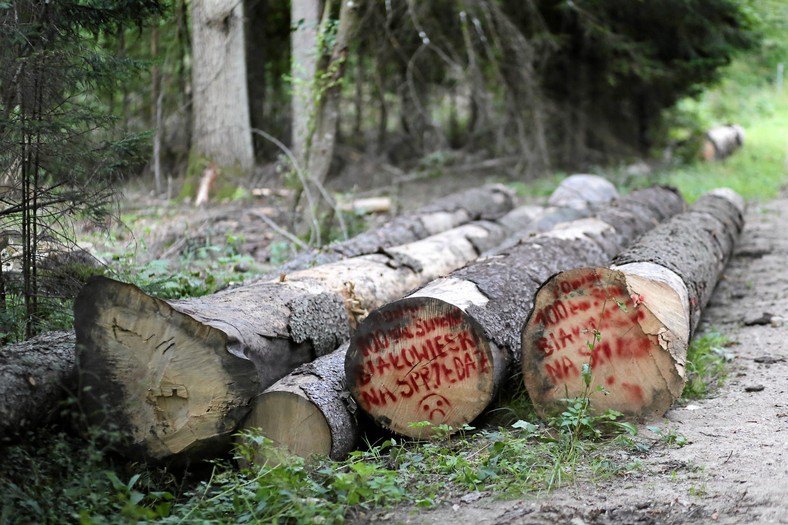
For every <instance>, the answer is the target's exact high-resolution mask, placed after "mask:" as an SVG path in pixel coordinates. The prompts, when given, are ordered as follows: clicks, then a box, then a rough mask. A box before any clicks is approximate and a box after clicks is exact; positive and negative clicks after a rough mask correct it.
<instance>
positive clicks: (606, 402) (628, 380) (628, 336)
mask: <svg viewBox="0 0 788 525" xmlns="http://www.w3.org/2000/svg"><path fill="white" fill-rule="evenodd" d="M743 214H744V201H743V200H742V199H741V197H739V196H738V195H737V194H735V193H734V192H733V191H731V190H716V191H712V192H710V193H707V194H706V195H704V196H702V197H701V198H700V199H699V200H698V201H697V202H696V203H695V204H694V205H693V206H692V207H691V208H690V209H689V211H687V212H686V213H683V214H681V215H677V216H675V217H673V218H672V219H671V220H669V221H667V222H665V223H663V224H661V225H660V226H658V227H657V228H655V229H654V230H652V231H650V232H648V233H646V234H645V235H643V237H641V238H640V239H639V240H638V241H637V242H636V243H634V244H633V245H631V246H630V247H629V248H627V249H625V250H623V251H622V252H621V253H620V254H619V255H617V256H616V258H615V259H614V260H613V266H611V267H610V268H607V267H592V268H576V269H572V270H568V271H565V272H561V273H559V274H558V275H555V276H554V277H552V278H551V279H550V280H549V281H547V282H546V283H545V284H544V285H543V286H542V288H540V289H539V291H538V292H537V295H536V299H535V301H534V309H533V312H532V313H531V315H530V316H529V318H528V321H527V323H526V325H525V327H524V329H523V333H522V348H523V360H522V371H523V379H524V381H525V385H526V388H527V390H528V394H529V396H530V397H531V400H532V401H533V403H534V406H535V407H536V408H537V410H538V411H539V412H540V413H542V414H549V413H553V412H556V411H558V410H562V409H563V408H564V407H565V403H564V402H563V401H562V400H563V399H565V398H567V397H569V398H574V397H579V396H585V395H588V396H589V397H590V399H591V403H592V407H593V408H594V409H595V410H596V411H599V412H604V411H605V410H607V409H614V410H618V411H620V412H623V413H625V414H629V415H636V416H655V415H656V416H662V415H663V414H664V413H665V412H666V411H667V410H668V408H670V406H671V404H672V403H673V401H675V400H676V399H677V398H678V397H679V396H680V395H681V393H682V390H683V389H684V383H685V380H686V375H685V363H686V357H687V346H688V345H689V341H690V337H691V335H692V333H693V331H694V329H695V327H696V326H697V323H698V319H699V318H700V313H701V309H702V308H703V307H704V306H705V305H706V303H707V302H708V300H709V298H710V297H711V293H712V291H713V290H714V287H715V285H716V283H717V280H718V279H719V276H720V274H721V272H722V271H723V268H724V267H725V264H726V263H727V261H728V259H729V258H730V256H731V254H732V253H733V248H734V243H735V242H736V239H737V237H738V235H739V233H740V232H741V229H742V227H743ZM584 366H586V367H587V368H586V369H587V373H588V372H590V374H591V375H590V377H591V382H590V384H589V385H586V383H585V380H587V378H588V375H587V374H586V379H585V380H584V377H583V367H584Z"/></svg>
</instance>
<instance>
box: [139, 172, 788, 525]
mask: <svg viewBox="0 0 788 525" xmlns="http://www.w3.org/2000/svg"><path fill="white" fill-rule="evenodd" d="M485 180H490V178H485V177H480V176H478V175H475V176H466V177H444V178H442V179H441V180H440V182H439V183H436V181H435V180H426V181H415V182H414V183H412V184H408V185H406V186H401V187H400V186H398V187H397V189H396V197H398V198H399V201H400V202H399V203H398V207H399V209H401V210H407V209H412V208H415V207H416V206H417V205H420V204H423V202H424V200H425V199H429V198H430V197H431V196H432V197H435V196H438V195H443V194H448V193H450V192H452V191H457V190H460V189H463V188H466V187H470V186H472V185H478V184H481V183H483V182H485ZM497 180H500V178H497ZM444 181H445V182H446V184H444ZM376 182H377V183H378V184H379V183H380V181H371V180H370V181H367V183H368V185H366V187H361V186H360V185H357V186H355V187H354V188H353V190H354V192H359V193H361V194H364V193H366V194H370V193H374V189H373V188H370V187H374V186H376V185H377V184H376ZM343 185H344V183H343ZM428 189H429V191H428ZM283 202H284V201H283V200H282V199H279V200H277V199H276V197H271V198H269V199H261V200H259V201H256V202H255V203H253V205H252V206H249V205H248V204H246V205H245V208H244V209H243V210H239V208H238V206H237V205H232V204H228V205H218V206H211V207H210V208H208V209H206V210H203V211H202V212H199V213H195V210H194V208H192V207H191V206H188V205H184V206H183V207H179V208H181V209H179V210H178V211H175V212H174V213H173V212H172V211H170V212H167V215H169V219H171V220H169V221H163V222H167V223H169V225H170V226H171V227H172V226H175V225H177V227H175V231H174V232H173V230H172V228H170V231H169V232H168V233H166V234H165V233H161V232H157V231H153V232H152V235H153V237H151V238H148V239H147V240H146V246H147V249H148V255H149V256H150V257H151V258H156V257H161V256H165V257H166V256H171V255H173V254H174V253H175V252H176V251H177V248H178V247H179V246H178V245H179V244H181V245H183V240H184V239H187V238H190V237H191V236H193V235H196V236H197V237H204V236H210V235H213V236H214V239H221V238H223V237H224V238H226V236H227V232H228V231H231V232H233V233H235V234H239V233H240V234H242V235H244V234H246V243H245V244H246V245H245V246H243V247H242V250H241V251H242V252H246V253H249V254H251V255H253V256H254V258H255V259H256V260H258V261H261V260H264V258H265V257H266V255H267V251H268V248H269V244H270V243H271V242H272V240H273V239H276V234H275V233H274V232H272V231H271V230H270V229H268V228H267V227H266V226H265V225H264V224H262V223H261V222H260V221H259V220H255V219H254V218H253V217H252V219H251V220H250V221H251V222H247V220H245V219H244V218H243V217H244V216H246V218H247V219H249V213H248V212H249V210H250V209H256V210H257V211H259V212H260V213H264V214H266V215H268V216H269V217H272V218H273V219H274V220H278V219H279V218H281V217H282V213H283V209H284V206H283ZM170 210H171V209H170ZM239 213H240V215H239ZM155 215H158V214H155ZM161 219H162V217H160V216H155V217H151V224H160V222H162V221H161ZM252 232H256V233H255V234H253V233H252ZM786 232H788V192H784V193H783V195H782V196H781V197H779V198H777V199H775V200H773V201H771V202H768V203H765V204H754V205H750V207H749V208H748V212H747V216H746V225H745V229H744V232H743V234H742V236H741V238H740V240H739V243H738V245H737V248H736V251H735V255H734V257H733V259H732V260H731V262H730V264H729V265H728V267H727V268H726V270H725V272H724V274H723V276H722V278H721V280H720V282H719V284H718V286H717V289H716V291H715V293H714V295H713V297H712V299H711V301H710V304H709V305H708V306H707V308H706V310H705V311H704V314H703V319H702V320H701V323H700V326H699V327H698V330H697V333H703V332H704V331H706V330H711V329H713V330H716V331H719V332H720V333H722V334H723V335H725V336H726V337H727V338H728V339H730V340H732V341H733V342H734V343H735V344H734V345H733V346H731V347H729V348H728V349H727V350H728V351H730V353H731V355H732V361H731V362H730V363H729V365H728V378H727V380H726V381H725V383H724V384H723V386H722V387H721V388H719V389H718V390H716V391H715V392H714V393H713V394H712V395H711V397H709V398H707V399H703V400H700V401H693V402H691V403H689V404H688V403H682V404H679V405H676V406H675V407H674V408H672V409H671V410H670V411H669V412H668V413H667V414H666V416H665V418H664V419H660V420H658V421H651V422H645V423H644V424H643V425H641V427H640V437H642V438H645V439H647V440H648V439H652V440H653V442H654V444H655V446H654V447H652V448H651V449H650V450H649V451H648V452H647V453H645V454H640V455H638V456H637V458H639V459H640V460H641V461H642V465H641V467H640V468H638V469H635V470H634V471H632V472H630V473H628V474H626V475H625V476H619V477H615V478H613V479H610V480H608V481H604V482H600V483H596V484H580V483H578V484H574V485H570V486H565V487H563V488H561V489H558V490H555V491H553V492H549V493H542V494H524V495H523V497H522V498H521V499H517V500H508V501H501V500H498V499H496V498H495V497H494V496H493V495H491V494H481V495H480V496H481V497H480V499H475V498H464V499H465V500H466V501H471V500H473V501H472V502H470V503H465V502H463V501H462V500H461V499H459V498H458V499H457V500H456V501H450V502H447V503H446V504H444V505H442V506H440V507H438V508H435V509H431V510H424V509H417V508H415V507H413V508H398V509H395V510H394V511H390V510H389V511H385V512H380V513H373V514H372V515H367V516H365V517H363V518H361V519H357V520H356V522H357V523H368V522H373V521H374V522H375V523H379V524H444V523H451V522H457V523H474V524H475V525H488V524H490V525H491V524H502V525H503V524H513V525H514V524H542V523H544V524H547V523H551V524H552V523H571V524H573V525H583V524H588V525H592V524H600V525H601V524H654V525H662V524H674V523H714V524H717V523H719V524H742V523H787V524H788V324H781V323H780V319H786V318H788V233H786ZM172 239H180V240H179V241H177V242H175V244H172ZM157 252H158V253H157ZM771 317H774V319H772V321H771V322H770V321H769V318H771ZM654 425H656V426H659V427H660V428H662V429H663V434H664V433H665V432H666V431H667V430H666V429H669V430H670V431H672V432H675V433H676V434H677V435H680V436H683V437H685V438H686V440H687V444H686V445H685V446H683V447H672V448H671V447H667V446H664V445H660V444H659V443H660V441H659V436H658V435H656V434H654V433H653V432H651V431H650V430H649V429H648V428H647V427H648V426H654Z"/></svg>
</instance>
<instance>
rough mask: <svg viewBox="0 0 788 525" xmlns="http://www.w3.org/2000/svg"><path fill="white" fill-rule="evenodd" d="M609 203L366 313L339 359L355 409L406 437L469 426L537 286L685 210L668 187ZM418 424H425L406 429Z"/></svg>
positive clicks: (516, 348) (509, 363) (515, 361)
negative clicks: (589, 215) (425, 424)
mask: <svg viewBox="0 0 788 525" xmlns="http://www.w3.org/2000/svg"><path fill="white" fill-rule="evenodd" d="M614 204H615V205H611V206H610V207H609V208H608V209H606V210H603V211H601V212H599V213H598V214H597V215H596V216H595V217H594V218H592V219H582V220H579V221H574V222H572V223H569V224H567V225H565V226H564V227H560V228H556V229H554V230H552V231H550V232H549V233H546V234H542V235H537V236H535V237H532V238H530V239H528V240H525V241H523V242H520V243H519V244H517V245H516V246H513V247H510V248H508V249H507V250H505V251H504V252H502V253H500V254H497V255H494V256H491V257H487V258H485V259H482V260H480V261H477V262H475V263H473V264H470V265H468V266H466V267H465V268H462V269H460V270H458V271H455V272H453V273H452V274H450V275H449V276H448V277H446V278H442V279H438V280H436V281H433V282H432V283H430V284H429V285H427V286H425V287H424V288H422V289H420V290H418V291H416V292H415V293H413V294H411V295H409V296H408V297H406V298H404V299H401V300H399V301H395V302H393V303H390V304H387V305H386V306H384V307H382V308H380V309H378V310H376V311H374V312H372V313H371V314H370V316H369V317H368V318H367V319H366V320H364V322H363V323H361V325H360V326H359V328H358V330H357V331H356V333H355V334H354V336H353V338H352V339H351V344H350V347H349V350H348V352H347V355H346V361H345V373H346V377H347V384H348V388H349V390H350V392H351V393H352V395H353V397H354V398H355V400H356V402H357V404H358V406H359V407H360V408H361V409H363V410H364V411H365V412H366V413H368V414H369V415H370V416H371V417H372V418H373V419H374V420H375V421H376V422H377V423H379V424H381V425H382V426H384V427H386V428H389V429H391V430H393V431H395V432H397V433H400V434H404V435H407V436H412V437H427V436H429V435H430V434H431V433H432V431H433V430H434V428H435V426H437V425H444V424H445V425H449V426H451V427H453V428H459V427H460V426H462V424H464V423H467V422H469V421H471V420H473V419H474V418H475V417H476V416H478V415H479V414H480V413H481V412H482V411H483V410H484V409H485V408H487V406H488V405H489V404H490V403H491V401H492V399H493V396H494V394H495V392H496V389H497V388H498V387H499V386H500V385H501V384H502V381H503V379H504V378H505V377H506V376H507V374H508V373H510V371H511V368H510V367H513V366H514V367H516V368H519V363H520V346H521V343H520V331H521V329H522V326H523V324H524V322H525V319H526V316H527V315H528V313H529V312H530V309H531V305H532V301H533V298H534V295H535V293H536V290H537V289H538V287H539V286H540V285H541V284H542V283H543V282H544V281H545V280H547V279H548V278H549V277H550V276H551V275H553V274H555V273H556V272H558V271H561V270H565V269H568V268H573V267H577V266H588V265H592V264H593V265H601V264H605V263H607V262H608V261H609V260H610V259H611V258H612V257H613V256H614V255H615V254H616V253H618V252H619V251H620V250H621V249H622V248H623V247H624V246H626V245H627V244H629V243H630V242H632V241H633V240H634V239H635V238H637V237H638V236H639V235H641V234H643V233H645V232H646V231H648V230H649V229H651V228H653V227H654V226H655V225H656V224H658V223H659V222H661V221H662V220H664V219H666V218H668V217H670V216H672V215H675V214H676V213H679V212H681V211H683V208H684V202H683V200H682V199H681V197H680V196H679V195H678V194H677V192H675V190H672V189H668V188H650V189H646V190H640V191H637V192H633V193H632V194H630V195H628V196H625V197H623V198H621V199H619V200H618V201H616V202H615V203H614ZM592 261H596V262H592ZM421 421H428V422H430V423H432V424H433V426H432V427H423V426H420V427H417V428H416V427H413V426H412V424H413V423H415V422H421Z"/></svg>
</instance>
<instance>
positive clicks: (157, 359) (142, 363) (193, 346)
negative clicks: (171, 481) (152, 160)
mask: <svg viewBox="0 0 788 525" xmlns="http://www.w3.org/2000/svg"><path fill="white" fill-rule="evenodd" d="M508 233H509V231H508V230H507V229H506V228H505V227H504V226H502V225H501V224H498V223H494V222H489V221H478V222H475V223H470V224H466V225H463V226H460V227H458V228H455V229H452V230H449V231H447V232H444V233H441V234H438V235H434V236H431V237H428V238H426V239H423V240H421V241H418V242H414V243H410V244H405V245H401V246H396V247H392V248H388V249H386V250H385V251H384V252H383V253H378V254H371V255H365V256H361V257H355V258H351V259H347V260H344V261H339V262H336V263H332V264H326V265H322V266H317V267H314V268H310V269H307V270H303V271H300V272H294V273H291V274H289V275H287V276H286V278H283V279H280V280H273V281H262V282H256V283H252V284H249V285H245V286H242V287H239V288H235V289H229V290H226V291H223V292H220V293H217V294H214V295H212V296H208V297H202V298H194V299H188V300H181V301H171V302H167V301H163V300H160V299H156V298H154V297H151V296H148V295H146V294H145V293H143V292H142V291H141V290H140V289H139V288H137V287H135V286H133V285H129V284H124V283H120V282H117V281H113V280H111V279H107V278H103V277H100V278H95V279H93V280H92V281H90V282H89V283H88V284H87V285H86V286H85V287H84V288H83V290H82V292H81V293H80V295H79V296H78V297H77V300H76V303H75V307H74V310H75V327H76V332H77V343H78V349H79V351H78V357H79V362H80V368H81V371H82V378H83V382H84V384H85V385H87V386H89V387H90V389H89V390H88V392H87V396H86V398H85V404H86V405H87V406H89V407H90V408H91V409H92V410H97V411H99V412H98V413H97V416H99V417H103V418H106V420H107V421H112V422H115V423H117V424H118V425H120V426H122V427H123V428H125V429H126V430H127V433H128V436H129V441H130V442H129V446H128V452H129V454H131V455H134V456H140V457H143V458H147V459H153V460H162V459H167V458H173V457H174V456H182V457H183V456H186V455H189V456H191V457H199V456H200V455H205V454H212V453H215V452H217V451H220V450H222V449H223V448H224V447H225V446H226V445H227V443H228V438H229V434H230V433H231V432H232V431H233V430H235V428H236V427H237V425H238V422H239V421H240V419H241V418H242V417H243V416H245V415H246V413H247V412H248V410H249V401H250V400H251V398H252V397H254V396H255V395H257V394H258V393H260V392H261V391H262V390H264V389H265V388H266V387H268V386H270V385H271V384H272V383H274V382H275V381H276V380H278V379H279V378H281V377H283V376H284V375H285V374H287V373H288V372H290V371H292V370H293V369H294V368H295V367H297V366H298V365H299V364H302V363H304V362H308V361H311V360H312V359H314V358H315V357H316V356H320V355H323V354H326V353H329V352H331V351H332V350H334V349H335V348H337V347H338V346H339V345H340V344H341V343H342V342H343V341H345V340H347V339H348V337H349V333H350V330H351V328H352V327H353V326H355V324H356V323H357V321H358V319H360V318H362V317H363V316H364V315H366V312H368V311H369V310H372V309H373V308H376V307H378V306H380V305H381V304H383V303H385V302H388V301H391V300H394V299H396V298H398V297H401V296H402V295H404V294H405V293H406V292H407V291H408V290H411V289H413V288H415V287H417V286H419V285H420V284H422V283H424V282H426V281H428V280H430V279H434V278H435V277H437V276H439V275H443V274H445V273H448V272H449V271H451V270H453V269H455V268H458V267H460V266H462V265H463V264H466V263H467V262H468V261H470V260H472V259H474V258H476V257H477V256H478V254H479V253H481V252H482V251H484V250H487V249H490V248H492V247H493V246H494V245H496V244H498V243H500V242H501V240H503V238H504V237H505V236H506V235H507V234H508ZM97 419H98V418H97ZM174 459H179V458H174Z"/></svg>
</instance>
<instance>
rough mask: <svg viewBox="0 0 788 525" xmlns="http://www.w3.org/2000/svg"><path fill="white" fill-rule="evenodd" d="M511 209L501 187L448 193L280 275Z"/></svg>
mask: <svg viewBox="0 0 788 525" xmlns="http://www.w3.org/2000/svg"><path fill="white" fill-rule="evenodd" d="M512 208H514V192H513V191H512V190H510V189H508V188H507V187H506V186H503V185H501V184H488V185H485V186H480V187H478V188H471V189H469V190H465V191H461V192H457V193H452V194H450V195H447V196H446V197H443V198H440V199H437V200H435V201H434V202H432V203H431V204H428V205H427V206H424V207H422V208H419V209H417V210H415V211H413V212H411V213H408V214H407V215H400V216H398V217H395V218H394V219H392V220H391V221H389V222H387V223H386V224H384V225H382V226H380V227H379V228H375V229H373V230H369V231H366V232H363V233H361V234H359V235H356V236H355V237H352V238H350V239H348V240H346V241H341V242H335V243H332V244H329V245H328V246H325V247H323V248H322V249H320V250H319V251H318V250H314V251H308V252H305V253H303V254H301V255H299V256H298V257H296V258H294V259H293V260H291V261H289V262H288V263H286V264H285V265H283V266H282V267H281V268H280V269H279V272H280V273H290V272H294V271H297V270H303V269H305V268H311V267H313V266H316V265H319V264H327V263H332V262H336V261H340V260H342V259H347V258H349V257H358V256H359V255H368V254H371V253H378V252H380V251H381V250H384V249H386V248H390V247H392V246H399V245H401V244H408V243H411V242H416V241H418V240H420V239H424V238H425V237H428V236H430V235H435V234H438V233H441V232H444V231H446V230H450V229H452V228H456V227H457V226H461V225H463V224H466V223H468V222H471V221H476V220H496V219H499V218H500V217H502V216H503V215H505V214H506V213H508V212H510V211H512Z"/></svg>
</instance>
